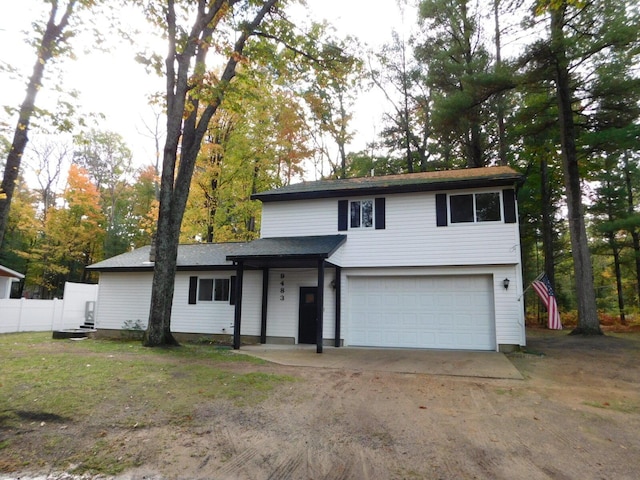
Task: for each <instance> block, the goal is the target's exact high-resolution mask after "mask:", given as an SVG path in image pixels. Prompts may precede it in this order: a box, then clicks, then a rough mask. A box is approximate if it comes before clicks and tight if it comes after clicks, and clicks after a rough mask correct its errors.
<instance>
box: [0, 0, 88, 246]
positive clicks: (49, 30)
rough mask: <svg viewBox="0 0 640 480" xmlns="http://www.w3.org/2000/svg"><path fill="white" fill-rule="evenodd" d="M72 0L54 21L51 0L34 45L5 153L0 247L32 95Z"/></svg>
mask: <svg viewBox="0 0 640 480" xmlns="http://www.w3.org/2000/svg"><path fill="white" fill-rule="evenodd" d="M75 3H76V0H70V1H69V3H68V5H67V8H66V10H65V13H64V15H63V16H62V18H61V19H60V23H59V24H57V25H56V23H55V19H56V14H57V11H58V2H57V1H54V2H52V6H51V12H50V13H49V20H48V22H47V27H46V29H45V31H44V33H43V35H42V42H41V43H40V46H39V47H38V58H37V59H36V63H35V64H34V66H33V72H32V73H31V78H29V83H28V85H27V93H26V95H25V98H24V101H23V102H22V105H21V106H20V111H19V113H18V123H17V125H16V129H15V131H14V134H13V142H12V143H11V148H10V149H9V155H8V156H7V162H6V164H5V168H4V176H3V178H2V184H0V247H2V242H3V240H4V232H5V231H6V229H7V223H8V221H9V208H10V206H11V199H12V198H13V192H14V190H15V186H16V181H17V180H18V174H19V173H20V164H21V163H22V156H23V154H24V150H25V148H26V146H27V142H28V141H29V125H30V122H31V116H32V115H33V110H34V107H35V104H36V96H37V94H38V91H39V90H40V88H41V87H42V83H41V82H42V76H43V74H44V67H45V65H46V63H47V62H48V61H49V60H50V59H51V57H52V55H53V50H54V47H55V45H56V43H57V42H58V41H59V40H60V38H61V36H62V32H63V30H64V29H65V27H66V26H67V24H68V22H69V17H70V16H71V13H72V11H73V7H74V5H75Z"/></svg>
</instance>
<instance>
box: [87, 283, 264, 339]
mask: <svg viewBox="0 0 640 480" xmlns="http://www.w3.org/2000/svg"><path fill="white" fill-rule="evenodd" d="M198 275H200V276H203V273H202V272H178V273H177V274H176V279H175V288H174V295H173V307H172V313H171V331H172V332H176V333H203V334H229V335H232V334H233V322H234V314H235V307H234V305H230V304H229V301H228V300H227V301H219V302H215V301H212V302H202V303H198V304H195V305H190V304H189V302H188V300H189V277H190V276H198ZM232 275H235V272H233V271H224V272H213V273H209V274H207V276H208V277H210V278H213V277H215V278H231V276H232ZM151 281H152V273H137V272H134V273H114V272H102V273H101V274H100V284H99V290H98V305H97V312H96V327H97V328H99V329H111V330H119V329H121V328H122V325H123V323H124V322H125V321H126V320H130V321H132V322H135V321H136V320H139V321H140V323H141V324H142V325H143V326H144V327H145V328H146V325H147V322H148V318H149V308H150V304H151ZM242 293H243V300H242V328H241V333H242V335H260V321H261V320H260V319H261V309H262V272H252V271H246V272H245V273H244V281H243V292H242Z"/></svg>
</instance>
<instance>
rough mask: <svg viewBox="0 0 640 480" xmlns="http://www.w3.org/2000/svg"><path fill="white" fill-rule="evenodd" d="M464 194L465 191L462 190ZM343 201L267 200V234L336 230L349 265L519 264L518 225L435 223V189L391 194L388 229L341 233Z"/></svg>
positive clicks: (342, 256) (341, 254)
mask: <svg viewBox="0 0 640 480" xmlns="http://www.w3.org/2000/svg"><path fill="white" fill-rule="evenodd" d="M457 193H460V192H457ZM338 200H339V199H318V200H298V201H291V202H268V203H265V204H264V205H263V216H262V219H263V220H262V236H263V237H280V236H304V235H335V234H337V233H346V234H347V241H346V243H345V244H344V245H343V246H342V247H341V249H340V250H339V253H337V254H336V256H335V261H336V263H339V264H340V265H341V266H344V267H394V266H440V265H487V264H517V263H519V262H520V258H519V255H518V252H519V242H520V240H519V232H518V225H517V224H505V223H502V222H496V223H493V222H491V223H489V222H487V223H477V224H455V225H449V226H446V227H437V226H436V212H435V193H431V192H427V193H411V194H394V195H388V196H386V228H385V229H384V230H375V229H352V230H348V231H346V232H338V230H337V228H338Z"/></svg>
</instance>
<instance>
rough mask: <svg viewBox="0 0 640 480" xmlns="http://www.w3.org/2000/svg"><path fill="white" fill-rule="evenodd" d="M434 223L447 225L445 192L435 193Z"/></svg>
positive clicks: (441, 225)
mask: <svg viewBox="0 0 640 480" xmlns="http://www.w3.org/2000/svg"><path fill="white" fill-rule="evenodd" d="M436 225H437V226H439V227H446V226H447V194H446V193H436Z"/></svg>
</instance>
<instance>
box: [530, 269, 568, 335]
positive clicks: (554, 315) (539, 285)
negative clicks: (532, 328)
mask: <svg viewBox="0 0 640 480" xmlns="http://www.w3.org/2000/svg"><path fill="white" fill-rule="evenodd" d="M531 286H532V287H533V289H534V290H535V291H536V293H537V294H538V296H539V297H540V300H542V303H544V306H545V307H547V312H549V325H548V326H549V329H550V330H562V323H560V312H559V311H558V304H557V302H556V296H555V294H554V293H553V287H552V286H551V282H550V281H549V278H548V277H547V274H546V273H543V274H542V275H541V276H540V277H538V278H537V279H536V280H534V281H533V283H532V284H531Z"/></svg>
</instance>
